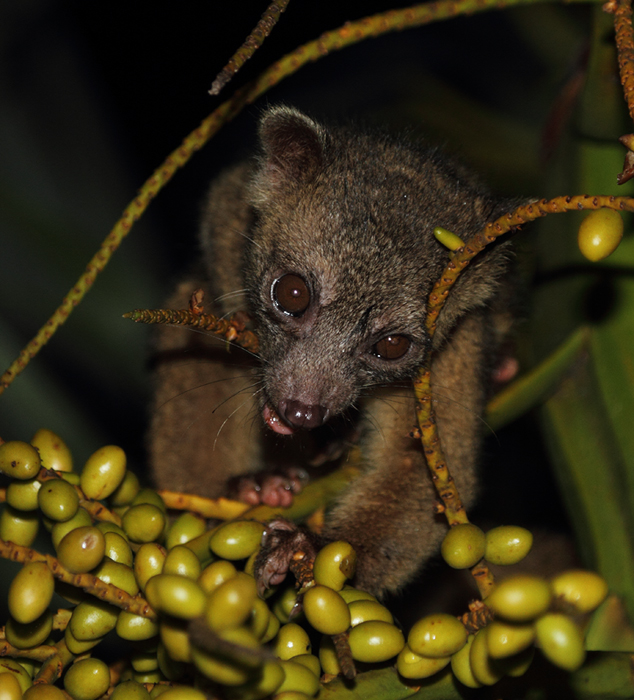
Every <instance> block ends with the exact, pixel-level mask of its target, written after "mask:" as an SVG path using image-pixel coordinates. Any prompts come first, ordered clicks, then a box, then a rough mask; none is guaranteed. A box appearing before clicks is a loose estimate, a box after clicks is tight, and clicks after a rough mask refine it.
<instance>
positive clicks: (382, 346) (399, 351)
mask: <svg viewBox="0 0 634 700" xmlns="http://www.w3.org/2000/svg"><path fill="white" fill-rule="evenodd" d="M410 345H411V341H410V339H409V338H406V337H405V336H404V335H386V336H385V338H381V340H379V342H378V343H377V344H376V345H375V346H374V347H373V348H372V353H373V354H374V355H376V357H378V358H380V359H381V360H398V359H399V358H400V357H403V355H404V354H405V353H406V352H407V351H408V350H409V346H410Z"/></svg>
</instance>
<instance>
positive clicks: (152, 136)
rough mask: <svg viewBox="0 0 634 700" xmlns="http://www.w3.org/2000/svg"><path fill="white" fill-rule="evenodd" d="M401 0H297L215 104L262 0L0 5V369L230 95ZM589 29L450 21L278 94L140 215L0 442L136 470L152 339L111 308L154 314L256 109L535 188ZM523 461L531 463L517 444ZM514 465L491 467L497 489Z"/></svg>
mask: <svg viewBox="0 0 634 700" xmlns="http://www.w3.org/2000/svg"><path fill="white" fill-rule="evenodd" d="M399 5H400V3H396V2H392V1H390V0H382V1H378V0H376V1H375V0H372V1H369V0H365V1H364V2H356V1H353V0H341V1H340V2H336V3H334V2H323V1H317V0H310V1H309V0H292V1H291V3H290V5H289V8H288V9H287V11H286V12H285V14H284V15H283V16H282V19H281V21H280V23H279V24H278V26H277V27H276V28H275V29H274V30H273V33H272V35H271V36H270V37H269V39H268V40H267V41H266V42H265V44H264V47H263V48H262V49H261V50H260V51H259V52H258V53H257V54H256V55H255V57H254V58H252V59H251V60H250V61H249V62H248V63H247V65H246V66H245V68H244V69H243V71H242V72H241V73H240V74H239V75H238V76H237V77H236V78H235V80H234V81H233V82H232V83H231V84H230V85H229V86H228V87H227V88H225V90H224V92H223V94H222V95H221V96H220V97H210V96H209V95H208V94H207V90H208V88H209V86H210V84H211V82H212V80H213V78H214V77H215V75H216V73H217V72H218V71H219V70H220V69H221V68H222V66H223V65H224V63H225V62H226V61H227V60H228V58H229V56H230V55H231V54H232V53H233V52H234V51H235V49H236V48H237V47H238V46H239V45H240V43H241V42H242V41H243V40H244V38H245V37H246V36H247V34H248V32H249V31H250V30H251V29H252V28H253V26H254V25H255V23H256V22H257V20H258V19H259V17H260V15H261V13H262V12H263V11H264V9H265V8H266V2H265V0H264V1H258V2H253V1H252V0H239V2H235V1H234V2H224V3H220V2H217V1H211V2H210V1H209V0H206V1H204V2H203V1H202V0H201V1H185V2H181V3H168V4H167V3H166V4H162V5H161V4H156V3H149V2H126V3H122V2H119V3H117V2H115V3H103V2H83V1H81V2H52V1H48V0H27V1H24V2H20V3H10V2H7V1H5V2H4V3H2V4H0V27H2V29H1V30H0V42H1V43H0V50H1V51H2V60H1V61H0V245H1V246H2V252H1V253H0V263H1V266H2V267H1V274H0V361H1V362H2V364H3V367H5V366H8V364H9V363H10V362H11V361H12V360H13V359H14V357H15V356H16V355H17V353H18V351H19V350H20V348H21V347H22V346H24V345H25V344H26V342H27V341H28V340H29V339H30V338H31V337H32V336H33V335H34V334H35V332H36V331H37V329H38V328H39V327H40V326H41V325H42V324H43V323H44V322H45V320H46V319H47V318H48V316H49V315H50V314H51V313H52V312H53V310H54V308H55V307H56V306H57V305H58V304H59V303H60V301H61V299H62V297H63V295H64V294H65V293H67V291H68V290H69V289H70V288H71V286H72V285H73V284H74V282H75V280H76V279H77V277H78V276H79V274H80V273H81V272H82V270H83V268H84V266H85V264H86V263H87V261H88V260H89V258H90V257H91V256H92V255H93V254H94V252H96V250H97V247H98V245H99V243H100V242H101V240H103V238H104V237H105V235H106V234H107V232H108V231H109V230H110V228H111V227H112V225H113V224H114V223H115V221H116V220H117V218H118V216H119V215H120V212H121V211H122V209H123V208H124V207H125V205H126V204H127V203H128V202H129V201H130V200H131V199H132V198H133V197H134V193H135V191H136V189H137V188H138V187H139V186H140V185H141V184H142V183H143V181H144V180H145V179H146V178H147V177H148V176H149V175H150V174H151V172H152V170H153V169H154V168H155V167H157V166H158V165H159V164H160V163H161V161H162V160H163V159H164V158H165V157H166V155H167V154H168V153H169V152H170V151H172V150H173V149H174V148H176V147H177V146H178V144H179V143H180V141H181V140H182V139H183V138H184V137H185V136H186V135H187V134H188V133H189V132H190V131H191V130H192V129H194V128H195V127H196V125H197V124H198V123H199V122H200V121H201V119H203V118H204V117H205V116H207V114H208V113H209V112H211V111H212V110H213V109H214V108H215V107H216V106H218V105H219V104H220V103H221V101H222V100H223V99H225V98H226V97H228V96H229V95H231V93H232V91H233V90H234V89H235V88H236V87H238V86H240V85H242V84H244V83H245V82H246V81H248V80H250V79H252V78H253V77H255V76H256V75H258V73H259V72H261V71H262V70H263V69H264V68H265V67H267V66H268V65H269V64H270V63H271V62H273V61H274V60H276V59H278V58H280V57H281V56H282V55H284V54H285V53H286V52H288V51H290V50H292V49H293V48H295V47H296V46H298V45H300V44H301V43H303V42H305V41H308V40H311V39H313V38H316V37H317V36H318V35H319V34H320V33H321V32H323V31H325V30H329V29H333V28H335V27H338V26H340V25H342V24H343V23H344V22H345V21H347V20H354V19H357V18H359V17H361V16H364V15H368V14H371V13H373V12H378V11H381V10H384V9H389V8H394V7H398V6H399ZM588 18H589V9H588V8H586V7H567V8H560V7H553V6H539V5H537V6H534V7H526V8H519V9H516V10H513V11H504V12H489V13H484V14H480V15H474V16H471V17H462V18H457V19H452V20H447V21H444V22H440V23H435V24H432V25H430V26H428V27H424V28H420V29H413V30H407V31H405V32H402V33H399V34H392V35H388V36H385V37H381V38H379V39H376V40H368V41H365V42H363V43H362V44H360V45H357V46H354V47H351V48H348V49H345V50H344V51H341V52H339V53H336V54H333V55H331V56H329V57H327V58H325V59H323V60H321V61H319V62H317V63H315V64H311V65H309V66H306V67H304V68H303V69H302V70H300V71H299V72H298V73H297V74H295V75H294V76H292V77H291V78H289V79H287V80H286V81H284V82H283V83H282V84H280V85H279V86H277V87H275V88H274V89H273V90H271V91H270V92H269V93H268V94H267V95H265V96H264V97H263V98H261V99H260V100H259V101H258V102H257V103H256V104H254V105H252V106H250V107H248V108H247V109H246V110H245V111H244V112H243V113H242V114H241V115H240V116H239V117H238V118H237V119H236V120H235V122H233V123H232V124H230V125H228V126H226V127H225V128H224V129H223V130H222V131H221V132H220V133H219V134H218V136H217V137H216V138H215V139H214V140H213V141H212V142H211V143H210V144H209V145H208V146H206V147H205V148H204V149H203V151H202V152H200V153H199V154H197V155H195V156H194V158H193V159H192V160H191V162H190V163H189V164H188V165H187V166H186V168H185V169H184V170H183V171H182V172H179V173H177V174H176V176H175V177H174V178H173V181H172V182H171V183H170V184H169V185H168V186H167V188H166V189H165V190H164V191H163V192H161V194H160V196H159V197H158V198H157V200H156V201H154V202H153V203H152V204H151V206H150V208H149V210H148V212H147V213H146V215H145V216H144V217H143V220H142V222H140V223H139V225H138V226H136V227H135V228H134V230H133V233H132V235H131V236H130V237H129V239H127V240H126V241H125V242H124V243H123V245H122V246H121V249H120V250H119V251H118V252H117V253H116V255H115V256H114V258H113V261H112V263H111V264H110V265H109V266H108V268H107V269H106V271H105V272H104V273H103V275H102V276H101V277H100V278H99V279H98V280H97V282H96V284H95V286H94V288H93V290H92V291H91V292H90V293H89V294H88V295H87V297H86V299H85V301H84V302H83V303H82V304H81V306H80V307H79V308H78V309H77V310H76V311H75V312H74V313H73V315H72V316H71V318H70V319H69V321H68V322H67V324H66V325H65V326H63V327H62V328H61V329H60V330H59V331H58V334H57V335H56V336H55V337H54V338H53V339H52V341H51V342H50V343H49V345H48V346H47V347H45V348H44V349H43V351H42V352H41V353H40V355H39V356H38V357H37V358H36V359H35V360H34V361H33V362H32V363H31V366H29V368H28V369H27V370H26V372H25V373H24V374H23V375H22V376H21V377H19V378H18V380H17V381H16V382H15V384H14V385H12V386H11V387H10V388H9V389H8V390H7V391H6V393H5V394H4V395H3V396H1V397H0V436H2V437H3V438H4V439H27V440H28V439H29V438H30V437H31V435H32V434H33V433H34V432H35V431H36V430H37V429H38V428H39V427H49V428H51V429H53V430H54V431H56V432H58V433H59V434H60V435H61V436H62V437H63V438H64V439H65V440H66V441H67V442H68V444H69V445H70V447H71V449H72V450H73V452H74V454H75V457H76V461H77V465H76V466H77V468H80V467H81V464H82V463H83V461H84V460H85V459H86V457H87V456H88V455H89V454H90V453H91V452H92V451H93V450H95V449H97V448H98V447H99V446H100V445H102V444H107V443H116V444H120V445H121V446H122V447H124V449H126V451H127V452H128V454H129V455H130V458H131V461H132V464H133V466H134V468H135V469H136V470H137V471H139V472H142V471H143V460H144V451H143V440H144V433H145V426H146V411H145V406H146V403H147V396H148V391H149V389H148V387H149V373H148V370H147V367H146V361H145V358H146V355H147V344H148V330H147V328H145V327H142V326H136V325H134V324H132V323H131V322H129V321H125V320H123V319H121V314H122V313H124V312H125V311H128V310H130V309H133V308H138V307H156V306H160V305H161V303H162V301H163V300H164V298H165V297H166V296H167V294H169V292H170V289H171V287H172V286H173V284H174V282H175V280H176V279H177V278H178V275H179V273H180V272H182V271H183V270H184V269H186V267H187V265H188V263H189V262H190V261H191V260H192V259H193V258H194V257H195V254H196V239H195V235H196V226H197V218H198V208H199V202H200V200H201V197H202V196H203V194H204V191H205V189H206V187H207V185H208V182H209V180H210V179H211V178H212V177H213V175H214V173H216V172H217V171H218V170H219V169H220V168H221V167H222V166H223V165H225V164H227V163H228V162H230V161H231V160H233V159H235V158H237V157H240V156H241V155H242V154H245V153H249V152H250V149H251V148H252V147H253V145H254V142H255V139H254V134H255V124H256V121H257V116H258V113H259V112H260V110H261V109H262V108H263V107H264V106H265V105H266V104H268V103H273V102H280V101H284V102H289V103H292V104H295V105H297V106H299V107H300V108H303V109H306V110H308V111H309V112H311V113H312V114H313V115H315V116H317V117H319V116H326V117H330V118H339V119H341V118H345V119H348V118H357V119H362V120H364V121H370V122H373V121H374V122H379V123H382V124H387V125H393V126H394V127H395V128H403V127H406V128H408V129H409V130H411V131H414V132H418V131H421V132H424V133H426V134H430V135H431V137H432V138H433V139H435V140H438V141H440V142H442V143H444V144H446V145H447V147H448V148H449V149H450V150H456V151H458V152H460V153H461V154H462V156H463V158H464V159H466V160H468V161H470V162H472V163H473V164H474V165H475V166H476V167H477V168H478V169H479V170H481V171H482V172H483V173H484V175H485V176H486V177H487V178H488V179H489V180H490V181H491V182H492V184H493V185H494V187H496V188H497V189H498V190H499V191H501V192H502V193H504V194H512V195H517V194H521V195H527V194H534V193H536V194H540V193H541V192H542V186H543V185H542V182H543V180H542V178H543V174H544V171H545V166H544V163H543V162H542V161H540V157H539V154H540V149H541V144H542V135H543V127H544V124H545V123H546V122H547V119H548V114H549V111H550V109H551V106H552V104H553V101H554V100H556V99H557V96H558V95H559V94H560V90H561V86H562V85H563V84H564V83H565V81H566V78H567V77H568V76H569V74H570V73H571V71H573V70H574V68H575V65H576V64H577V62H578V59H579V56H580V55H581V53H582V52H583V49H584V46H585V42H586V37H587V27H588ZM527 429H528V428H527V427H526V425H524V424H523V425H521V426H520V427H519V428H517V427H516V428H514V429H513V431H515V433H517V432H518V431H519V432H521V433H522V435H525V434H526V430H527ZM513 431H511V435H512V437H511V438H510V439H509V440H510V441H509V442H507V438H506V437H505V435H506V433H502V434H500V436H494V438H493V440H492V447H491V451H492V452H495V453H497V455H498V459H499V460H501V462H502V463H504V464H506V465H508V463H509V462H510V461H513V463H514V464H515V465H517V462H518V460H517V449H516V447H515V446H514V445H515V442H514V440H515V437H516V436H515V435H514V434H513ZM528 435H529V438H528V440H529V443H531V444H532V441H533V439H535V440H536V439H537V438H536V437H535V436H534V434H533V433H532V432H529V433H528ZM524 439H526V438H525V437H524ZM534 455H537V457H535V456H534ZM522 457H523V458H524V459H528V460H529V461H530V460H533V461H535V460H536V459H541V453H540V452H539V451H537V452H535V453H534V454H533V453H531V452H528V453H527V451H526V449H525V448H522ZM521 464H522V461H521V460H520V464H519V466H515V467H514V469H520V470H521ZM533 466H534V465H533ZM493 468H494V469H495V467H493ZM500 473H501V472H500ZM512 473H513V472H512V471H511V472H509V470H508V469H505V470H504V479H507V480H511V476H512ZM498 476H499V474H498ZM498 483H499V482H498ZM529 495H530V494H529ZM516 521H517V520H516Z"/></svg>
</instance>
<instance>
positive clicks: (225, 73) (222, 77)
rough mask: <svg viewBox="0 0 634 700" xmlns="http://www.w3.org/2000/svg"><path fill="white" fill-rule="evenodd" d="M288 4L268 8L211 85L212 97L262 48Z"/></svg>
mask: <svg viewBox="0 0 634 700" xmlns="http://www.w3.org/2000/svg"><path fill="white" fill-rule="evenodd" d="M288 3H289V0H273V2H272V3H271V4H270V5H269V6H268V7H267V8H266V11H265V12H264V14H263V15H262V17H261V19H260V21H259V22H258V23H257V24H256V25H255V29H254V30H253V31H252V32H251V34H249V36H248V37H247V38H246V40H245V42H244V44H242V46H241V47H240V48H239V49H238V50H237V51H236V52H235V54H234V55H233V56H232V57H231V58H230V59H229V61H228V63H227V65H226V66H225V67H224V68H223V69H222V70H221V71H220V73H218V75H217V76H216V79H215V80H214V82H213V83H212V84H211V90H209V94H210V95H217V94H219V93H220V91H221V90H222V88H223V87H225V85H226V84H227V83H228V82H229V81H230V80H231V78H233V76H234V75H235V74H236V73H237V72H238V71H239V70H240V68H242V66H243V65H244V64H245V63H246V62H247V61H248V60H249V59H250V58H251V56H253V54H254V53H255V52H256V51H257V50H258V49H259V48H260V46H262V44H263V43H264V40H265V39H266V37H267V36H268V35H269V34H270V33H271V30H272V29H273V27H274V26H275V25H276V24H277V22H278V20H279V19H280V17H281V15H282V12H284V10H285V9H286V6H287V5H288Z"/></svg>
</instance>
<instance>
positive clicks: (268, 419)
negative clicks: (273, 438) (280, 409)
mask: <svg viewBox="0 0 634 700" xmlns="http://www.w3.org/2000/svg"><path fill="white" fill-rule="evenodd" d="M262 418H264V422H265V423H266V424H267V425H268V426H269V428H270V429H271V430H272V431H273V432H274V433H277V434H278V435H292V434H293V433H294V432H295V428H291V426H290V425H287V424H286V423H284V421H283V420H282V419H281V418H280V417H279V416H278V415H277V411H276V410H275V409H274V408H272V407H271V406H269V405H268V404H266V405H265V406H264V408H263V409H262Z"/></svg>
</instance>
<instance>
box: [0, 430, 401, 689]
mask: <svg viewBox="0 0 634 700" xmlns="http://www.w3.org/2000/svg"><path fill="white" fill-rule="evenodd" d="M47 470H49V471H47ZM0 471H1V472H2V473H3V474H4V475H6V476H8V477H10V479H11V480H10V482H9V485H8V486H7V489H6V502H5V504H4V505H3V510H2V514H1V515H0V539H2V540H3V541H4V547H5V555H8V556H12V552H13V550H15V547H13V545H11V544H10V543H14V544H15V545H19V546H21V547H22V548H25V547H27V548H28V547H30V546H31V545H32V544H33V542H34V540H35V538H36V535H37V533H38V529H39V528H40V526H41V525H42V524H43V525H44V527H45V529H46V530H47V531H48V532H49V533H50V540H51V545H52V547H53V549H54V551H55V559H54V560H52V559H50V558H49V560H48V561H47V560H46V558H45V557H43V556H41V555H38V553H36V552H34V551H33V550H21V551H22V552H24V551H27V552H29V555H28V556H26V557H25V558H23V559H21V561H24V564H23V566H22V569H21V570H20V571H19V572H18V574H17V575H16V576H15V578H14V580H13V582H12V583H11V586H10V590H9V596H8V607H9V614H10V617H9V620H8V621H7V624H6V626H5V634H6V641H7V642H8V644H10V645H11V647H12V648H11V649H9V652H10V654H11V653H12V654H13V656H11V655H10V657H9V658H5V659H3V662H2V663H3V669H4V673H2V672H0V691H2V690H3V689H6V688H5V687H9V690H11V689H13V691H15V692H14V694H13V696H11V697H12V700H13V697H15V698H16V700H17V699H18V698H19V697H21V696H22V694H23V693H26V692H27V691H28V692H31V693H33V692H35V691H36V690H37V691H38V692H41V691H45V692H50V693H52V694H55V693H56V692H57V693H58V696H59V687H63V688H64V690H65V691H66V692H67V693H68V694H69V695H70V696H71V697H72V698H73V700H94V699H96V698H98V697H100V696H101V695H103V694H104V693H105V692H106V691H108V689H109V688H110V689H111V692H112V688H111V685H112V679H111V675H110V671H109V669H108V666H107V665H106V664H105V663H104V662H103V661H102V660H100V659H99V658H98V653H99V644H100V642H101V641H102V640H103V639H104V637H105V636H106V635H109V634H110V635H115V634H116V635H118V637H120V638H121V639H122V640H125V642H127V643H129V644H130V645H131V649H132V651H131V653H130V654H129V664H127V666H126V668H125V669H124V670H123V672H122V673H121V674H120V676H119V677H118V678H116V685H115V688H114V692H113V695H114V696H115V700H128V699H129V698H134V700H143V699H144V698H146V696H147V695H148V693H151V695H153V696H154V695H157V694H159V693H160V694H162V693H165V692H167V693H173V692H176V691H178V693H180V695H179V696H178V697H179V698H180V697H182V698H184V699H185V700H187V698H189V697H190V696H191V698H192V700H196V699H197V698H202V697H204V691H207V690H208V688H209V686H211V687H212V688H213V689H214V691H215V692H218V689H219V688H221V689H222V692H221V695H222V694H223V695H225V696H227V697H236V698H238V697H239V698H245V699H248V698H253V699H254V700H256V699H257V698H264V697H268V696H273V697H278V696H279V697H280V700H283V699H284V698H285V699H286V700H302V699H303V698H309V697H312V696H314V695H315V694H316V693H317V692H318V689H319V678H320V676H321V674H322V673H327V674H331V675H336V674H338V673H339V671H340V667H339V660H338V659H339V656H338V654H337V652H336V650H335V647H334V645H333V643H332V636H333V635H335V636H336V635H343V634H344V633H347V632H348V631H349V630H350V635H349V646H350V650H351V654H352V658H354V659H356V660H360V661H365V662H372V661H375V662H377V661H378V662H380V661H385V660H387V659H390V658H392V657H395V656H396V655H397V654H398V653H399V651H400V650H401V648H402V647H403V645H404V643H405V640H404V637H403V633H402V632H401V631H400V630H399V629H398V628H397V627H396V626H395V625H394V624H393V620H392V616H391V614H390V613H389V611H388V610H387V609H386V608H385V607H383V606H382V605H380V604H379V603H378V602H377V601H376V599H375V598H373V596H371V595H369V594H367V593H364V592H362V591H357V590H355V589H353V588H351V587H350V586H346V580H347V578H348V577H350V576H352V575H353V574H354V562H355V554H354V551H353V550H352V548H351V547H350V545H348V544H347V543H341V542H340V543H332V544H331V545H328V546H327V547H326V548H324V550H322V551H321V552H320V553H319V555H318V556H317V559H316V561H315V566H314V577H315V580H314V585H311V586H310V587H309V588H308V589H307V590H305V591H303V592H302V595H301V596H300V597H299V599H300V600H301V604H302V606H303V610H304V612H303V614H300V615H299V616H297V619H298V620H301V623H302V624H301V625H300V624H297V622H295V621H293V622H290V621H289V616H290V614H291V611H292V610H293V608H294V607H295V606H296V604H297V601H298V593H297V591H295V590H294V589H293V588H292V587H288V588H286V589H283V590H280V591H271V592H270V593H271V595H270V597H269V598H268V599H267V601H266V602H265V601H264V600H262V599H261V598H260V597H259V596H258V595H257V587H256V583H255V579H254V578H253V575H252V572H253V562H254V558H255V555H256V554H257V552H258V549H259V546H260V541H261V538H262V532H263V530H264V526H263V525H262V524H261V523H259V522H256V521H251V520H236V521H231V522H227V523H222V524H220V525H218V526H216V527H215V528H213V529H211V530H208V529H207V523H206V521H205V520H204V519H203V518H201V517H199V516H197V515H196V514H194V513H190V512H184V513H182V514H181V515H179V516H178V517H176V519H175V520H173V521H172V522H170V520H169V518H168V514H167V509H166V507H165V504H164V502H163V500H162V499H161V497H160V496H159V495H158V494H157V493H156V492H155V491H152V490H150V489H144V488H141V487H140V485H139V482H138V480H137V478H136V477H135V476H134V474H133V473H132V472H130V471H128V470H127V469H126V459H125V453H124V452H123V450H121V449H120V448H119V447H116V446H106V447H103V448H101V449H100V450H97V452H95V453H94V454H93V455H92V456H91V457H90V458H89V459H88V461H87V462H86V464H85V466H84V468H83V469H82V471H81V474H77V473H76V472H74V471H73V465H72V458H71V455H70V452H69V450H68V448H67V447H66V445H65V444H64V443H63V441H62V440H61V439H60V438H59V437H58V436H56V435H54V434H53V433H51V432H50V431H47V430H42V431H38V433H37V434H36V436H35V437H34V438H33V440H32V442H31V443H30V444H29V443H25V442H19V441H12V442H7V443H4V444H2V445H0ZM12 548H13V549H12ZM31 554H33V555H34V558H35V560H31V559H32V558H33V557H31V556H30V555H31ZM55 560H56V563H55V566H57V564H59V565H61V567H63V570H64V572H66V582H65V581H63V580H60V579H59V578H58V577H56V576H54V574H53V568H54V567H52V566H51V561H55ZM93 576H94V577H96V578H97V579H99V581H102V582H105V583H108V584H111V585H112V586H114V587H116V588H112V589H110V591H109V592H108V594H107V595H105V596H104V599H100V598H99V597H95V595H89V594H88V593H89V591H87V588H86V586H87V582H88V583H89V582H90V580H92V577H93ZM69 577H70V583H71V584H74V585H69V581H68V578H69ZM82 577H83V578H82ZM86 577H88V578H86ZM62 578H63V577H62ZM55 592H57V593H58V594H60V595H61V596H62V597H63V598H65V599H66V600H67V601H68V603H69V604H70V606H69V607H68V608H66V609H64V610H59V611H58V612H57V614H53V612H52V610H51V604H52V600H53V595H54V593H55ZM122 592H123V593H122ZM129 601H133V602H134V603H135V604H136V607H133V608H132V609H126V608H127V607H129V606H128V602H129ZM143 601H147V603H148V605H147V606H146V608H145V612H144V611H143V610H140V608H141V607H143V606H142V605H141V603H142V602H143ZM139 612H141V613H142V614H138V613H139ZM146 613H147V614H146ZM302 625H303V626H302ZM307 630H308V631H307ZM319 633H321V635H323V641H322V643H321V645H320V650H319V655H316V654H315V655H314V654H312V653H311V648H312V647H311V637H312V638H313V639H318V638H319V636H320V634H319ZM197 642H199V643H197ZM55 654H57V655H58V656H59V657H60V658H61V659H62V662H61V663H62V665H63V666H65V669H64V671H63V673H62V675H61V678H59V679H57V678H55V679H54V684H49V683H48V682H47V683H43V684H42V683H41V681H42V680H43V677H42V673H43V671H42V669H43V667H44V666H46V659H47V658H49V657H52V656H54V655H55ZM23 655H24V656H23ZM29 656H30V657H38V658H37V660H35V661H32V660H29V659H28V657H29ZM42 659H43V660H44V663H42ZM47 678H48V676H47ZM36 679H37V683H36V684H35V685H33V682H34V680H36ZM30 688H33V690H31V691H29V689H30ZM148 689H149V690H148ZM289 694H292V696H291V695H289ZM38 697H39V696H38ZM53 700H54V699H53ZM168 700H169V695H168Z"/></svg>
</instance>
